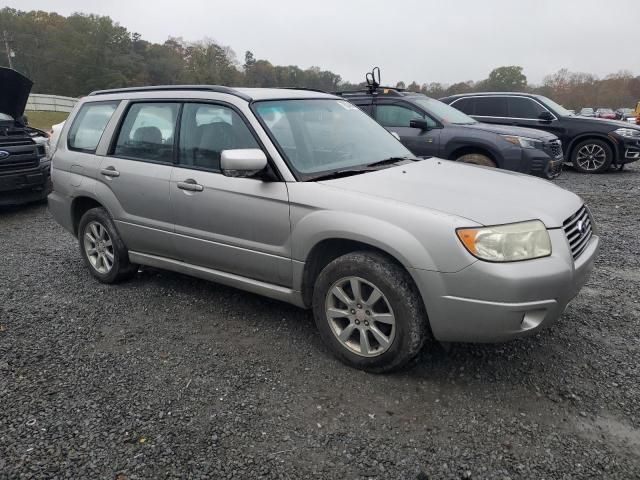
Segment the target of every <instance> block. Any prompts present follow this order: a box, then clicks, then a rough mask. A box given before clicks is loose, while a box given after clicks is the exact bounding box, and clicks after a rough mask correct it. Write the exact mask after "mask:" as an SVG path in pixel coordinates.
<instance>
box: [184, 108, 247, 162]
mask: <svg viewBox="0 0 640 480" xmlns="http://www.w3.org/2000/svg"><path fill="white" fill-rule="evenodd" d="M238 148H260V145H258V142H257V141H256V139H255V138H254V137H253V135H252V134H251V131H250V130H249V127H247V125H246V124H245V123H244V121H243V120H242V118H241V117H240V115H238V114H237V113H236V112H235V111H234V110H233V109H231V108H229V107H224V106H221V105H213V104H206V103H186V104H185V105H184V109H183V110H182V121H181V123H180V163H181V164H182V165H189V166H194V167H200V168H206V169H209V170H215V171H220V153H221V152H222V151H223V150H233V149H238Z"/></svg>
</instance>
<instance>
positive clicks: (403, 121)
mask: <svg viewBox="0 0 640 480" xmlns="http://www.w3.org/2000/svg"><path fill="white" fill-rule="evenodd" d="M376 120H377V121H378V123H379V124H380V125H382V126H383V127H409V126H410V125H409V123H410V122H411V120H427V121H431V122H433V120H431V119H430V118H426V117H425V115H424V114H422V113H418V112H416V111H415V110H411V109H410V108H406V107H402V106H400V105H377V106H376ZM433 125H434V126H435V122H433Z"/></svg>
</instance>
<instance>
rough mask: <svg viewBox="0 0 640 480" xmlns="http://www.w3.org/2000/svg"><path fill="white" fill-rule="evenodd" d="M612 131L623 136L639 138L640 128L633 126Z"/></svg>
mask: <svg viewBox="0 0 640 480" xmlns="http://www.w3.org/2000/svg"><path fill="white" fill-rule="evenodd" d="M613 133H617V134H618V135H620V136H621V137H625V138H640V130H636V129H635V128H619V129H617V130H616V131H614V132H613Z"/></svg>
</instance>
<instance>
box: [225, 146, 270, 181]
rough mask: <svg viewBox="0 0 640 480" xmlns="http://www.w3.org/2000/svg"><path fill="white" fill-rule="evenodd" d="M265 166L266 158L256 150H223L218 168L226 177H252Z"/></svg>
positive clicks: (261, 152) (260, 151)
mask: <svg viewBox="0 0 640 480" xmlns="http://www.w3.org/2000/svg"><path fill="white" fill-rule="evenodd" d="M266 166H267V156H266V155H265V154H264V152H263V151H262V150H260V149H258V148H239V149H234V150H223V151H222V153H221V154H220V168H221V170H222V173H223V174H224V175H225V176H227V177H243V178H246V177H252V176H254V175H255V174H257V173H259V172H261V171H262V170H264V169H265V168H266Z"/></svg>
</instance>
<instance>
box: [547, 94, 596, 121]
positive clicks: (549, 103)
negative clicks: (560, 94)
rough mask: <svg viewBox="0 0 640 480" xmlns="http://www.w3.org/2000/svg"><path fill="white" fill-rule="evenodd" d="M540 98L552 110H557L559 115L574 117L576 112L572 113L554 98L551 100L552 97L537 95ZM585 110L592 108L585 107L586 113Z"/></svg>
mask: <svg viewBox="0 0 640 480" xmlns="http://www.w3.org/2000/svg"><path fill="white" fill-rule="evenodd" d="M537 98H538V100H540V101H541V102H542V103H544V104H545V105H546V106H547V107H549V108H550V109H551V110H553V111H555V112H556V113H557V114H558V115H560V116H561V117H573V116H574V114H573V113H571V112H570V111H569V110H567V109H566V108H564V107H563V106H562V105H560V104H559V103H556V102H554V101H553V100H551V99H550V98H547V97H542V96H539V97H537ZM585 110H592V109H590V108H583V109H582V111H583V112H584V113H586V112H585Z"/></svg>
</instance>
